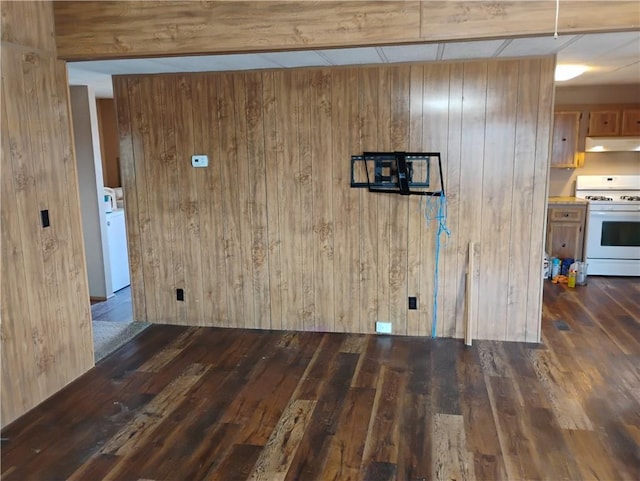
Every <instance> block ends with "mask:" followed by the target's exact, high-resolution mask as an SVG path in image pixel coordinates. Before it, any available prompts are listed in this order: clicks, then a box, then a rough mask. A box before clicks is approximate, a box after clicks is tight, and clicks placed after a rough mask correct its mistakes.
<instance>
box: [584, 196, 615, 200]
mask: <svg viewBox="0 0 640 481" xmlns="http://www.w3.org/2000/svg"><path fill="white" fill-rule="evenodd" d="M585 199H587V200H611V201H613V198H611V197H606V196H604V195H587V196H585Z"/></svg>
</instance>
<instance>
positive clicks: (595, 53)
mask: <svg viewBox="0 0 640 481" xmlns="http://www.w3.org/2000/svg"><path fill="white" fill-rule="evenodd" d="M634 45H635V46H638V45H640V31H638V32H619V33H596V34H591V35H581V36H580V38H578V39H577V40H576V41H575V42H573V43H571V44H570V45H567V47H565V48H563V49H562V50H560V52H559V54H558V58H559V60H560V61H562V62H565V63H569V62H589V61H591V60H594V59H598V58H600V57H603V56H609V57H616V56H617V55H618V51H619V50H620V49H626V48H633V46H634Z"/></svg>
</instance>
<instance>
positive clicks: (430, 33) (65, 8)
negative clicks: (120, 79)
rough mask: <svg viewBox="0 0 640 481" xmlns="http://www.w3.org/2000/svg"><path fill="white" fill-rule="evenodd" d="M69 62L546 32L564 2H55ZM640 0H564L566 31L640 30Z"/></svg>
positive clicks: (561, 21)
mask: <svg viewBox="0 0 640 481" xmlns="http://www.w3.org/2000/svg"><path fill="white" fill-rule="evenodd" d="M54 9H55V19H56V43H57V45H58V53H59V55H60V57H61V58H64V59H67V60H71V59H74V60H80V59H85V60H88V59H98V58H122V57H136V56H154V55H155V56H162V55H180V54H183V55H184V54H203V53H219V52H241V51H261V50H283V49H285V50H291V49H296V48H298V49H299V48H305V49H311V48H327V47H344V46H364V45H391V44H400V43H409V42H413V43H418V42H433V41H443V40H459V39H467V38H476V39H477V38H496V37H497V38H504V37H510V36H523V35H548V34H552V33H553V31H554V26H555V24H554V18H555V9H556V4H555V2H553V1H550V0H538V1H529V0H528V1H495V0H481V1H478V0H476V1H464V0H447V1H421V2H420V1H404V0H403V1H377V0H371V1H336V0H332V1H322V2H307V1H298V2H291V1H213V2H192V1H166V2H161V3H157V2H147V1H116V2H103V1H97V2H96V1H94V2H84V1H83V2H77V1H68V2H67V1H64V2H55V7H54ZM638 20H639V18H638V4H637V1H635V0H632V1H629V0H627V1H611V0H608V1H606V2H588V8H585V2H584V1H582V0H577V1H576V0H562V2H560V11H559V17H558V30H559V31H560V32H561V33H585V32H602V31H615V30H624V29H627V30H629V29H633V28H638V26H639V24H638Z"/></svg>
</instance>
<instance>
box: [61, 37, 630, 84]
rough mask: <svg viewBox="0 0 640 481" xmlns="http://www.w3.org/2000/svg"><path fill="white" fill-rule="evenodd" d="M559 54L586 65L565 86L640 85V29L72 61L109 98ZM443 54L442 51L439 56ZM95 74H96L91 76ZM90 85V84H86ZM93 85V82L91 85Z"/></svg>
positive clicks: (77, 75)
mask: <svg viewBox="0 0 640 481" xmlns="http://www.w3.org/2000/svg"><path fill="white" fill-rule="evenodd" d="M556 51H557V53H558V63H585V64H588V65H589V66H591V67H592V69H591V70H590V71H588V72H587V73H585V74H583V75H581V76H579V77H577V78H575V79H572V80H569V81H567V82H563V84H562V85H603V84H607V83H611V84H620V83H640V64H638V62H640V31H636V32H622V33H602V34H589V35H576V36H574V35H563V36H561V37H560V38H558V39H557V40H556V39H554V38H553V37H551V36H546V37H532V38H513V39H499V40H480V41H469V42H452V43H440V44H419V45H418V44H417V45H394V46H380V47H366V48H344V49H333V50H315V51H313V50H309V51H292V52H266V53H259V54H256V53H250V54H225V55H205V56H190V57H165V58H154V59H124V60H100V61H88V62H73V63H69V64H68V67H69V82H70V84H71V85H90V84H93V85H94V88H95V89H96V93H98V92H101V93H100V95H101V96H105V92H106V91H110V89H111V79H110V75H111V74H114V75H125V74H138V73H164V72H207V71H226V70H229V71H233V70H248V69H270V68H294V67H312V66H328V65H358V64H381V63H398V62H421V61H433V60H456V59H475V58H491V57H494V56H500V57H520V56H529V55H545V54H552V53H554V52H556ZM438 52H441V56H440V57H439V55H438ZM91 74H93V75H91ZM82 82H85V83H82ZM90 82H91V83H90Z"/></svg>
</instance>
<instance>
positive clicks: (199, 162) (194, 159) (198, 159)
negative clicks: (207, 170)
mask: <svg viewBox="0 0 640 481" xmlns="http://www.w3.org/2000/svg"><path fill="white" fill-rule="evenodd" d="M191 165H192V166H193V167H207V166H208V165H209V157H207V156H206V155H192V156H191Z"/></svg>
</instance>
